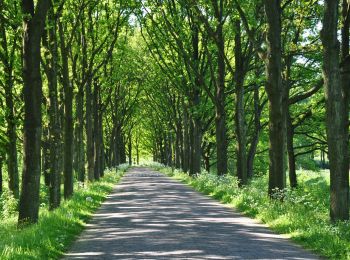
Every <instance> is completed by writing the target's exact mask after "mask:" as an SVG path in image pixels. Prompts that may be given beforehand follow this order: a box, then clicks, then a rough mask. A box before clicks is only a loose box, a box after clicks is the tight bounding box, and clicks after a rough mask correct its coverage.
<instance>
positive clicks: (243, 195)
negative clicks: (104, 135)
mask: <svg viewBox="0 0 350 260" xmlns="http://www.w3.org/2000/svg"><path fill="white" fill-rule="evenodd" d="M153 167H154V168H155V169H156V170H159V171H160V172H163V173H165V174H167V175H168V176H171V177H173V178H176V179H178V180H180V181H182V182H184V183H186V184H189V185H191V186H192V187H194V188H195V189H196V190H197V191H200V192H202V193H204V194H207V195H210V196H212V197H213V198H215V199H217V200H219V201H221V202H223V203H225V204H229V205H230V206H231V207H234V208H236V209H238V210H239V211H241V212H243V213H244V214H246V215H248V216H250V217H254V218H257V219H259V220H260V221H262V222H264V223H266V224H267V225H268V226H270V227H271V228H272V229H273V230H275V231H276V232H278V233H280V234H286V235H287V236H288V237H290V238H291V239H292V240H294V241H296V242H297V243H298V244H301V245H303V246H304V247H305V248H307V249H310V250H312V251H314V252H315V253H316V254H318V255H320V256H323V257H327V258H330V259H350V222H339V223H337V224H331V223H330V222H329V178H328V174H327V173H325V172H311V171H299V172H298V175H299V176H298V178H299V188H297V189H294V190H289V189H286V190H285V191H284V193H283V196H284V201H283V202H281V201H279V200H270V199H269V198H268V196H267V181H268V180H267V177H266V176H261V177H256V178H254V179H253V180H252V181H251V182H250V184H249V185H247V186H246V187H244V188H238V185H237V179H236V178H235V177H233V176H221V177H219V176H216V175H214V174H209V173H203V174H200V175H198V176H195V177H190V176H189V175H188V174H186V173H183V172H181V171H178V170H174V171H173V170H172V169H171V168H167V167H164V166H162V165H158V166H157V165H156V166H154V165H153Z"/></svg>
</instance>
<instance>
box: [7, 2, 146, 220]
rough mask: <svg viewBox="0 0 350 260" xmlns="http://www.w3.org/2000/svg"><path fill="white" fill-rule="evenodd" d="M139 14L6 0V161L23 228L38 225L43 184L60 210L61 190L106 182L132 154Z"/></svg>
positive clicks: (104, 6) (130, 6) (109, 7)
mask: <svg viewBox="0 0 350 260" xmlns="http://www.w3.org/2000/svg"><path fill="white" fill-rule="evenodd" d="M135 7H136V5H135V3H133V2H132V1H112V0H111V1H107V0H106V1H93V0H80V1H70V0H38V1H33V0H23V1H21V4H20V3H19V2H18V1H12V0H1V1H0V34H1V35H0V45H1V47H0V85H1V102H0V105H1V120H3V124H2V126H4V127H3V128H1V131H2V132H1V158H0V159H1V169H2V168H3V167H2V166H3V164H6V167H5V169H6V170H7V174H6V177H7V178H8V184H9V185H8V188H9V190H10V191H11V193H12V194H13V196H14V197H15V198H17V199H19V219H18V221H19V224H20V225H22V224H27V223H34V222H37V220H38V216H39V204H40V203H39V201H40V198H39V197H40V183H41V179H43V182H44V183H45V184H46V185H47V186H48V187H49V208H50V209H55V208H57V207H58V206H59V205H60V201H61V197H62V192H61V184H63V188H64V192H63V194H64V198H65V199H68V198H69V197H71V196H72V194H73V192H74V191H73V189H74V183H75V182H77V181H79V182H82V183H84V182H85V181H90V182H91V181H94V180H98V179H99V178H100V177H101V176H103V172H104V169H105V168H106V167H116V166H117V165H119V164H120V163H124V162H126V160H127V158H126V156H127V153H129V154H130V156H131V149H130V151H128V149H126V147H128V146H127V145H126V144H127V142H128V139H130V138H129V133H130V130H129V128H130V127H129V125H131V124H130V123H129V122H131V117H132V115H133V113H134V112H135V109H136V108H137V103H138V96H139V93H140V84H141V78H140V77H139V75H140V73H142V71H141V68H142V67H140V66H139V63H140V60H139V58H138V57H139V54H138V53H137V50H136V49H135V50H134V51H133V50H131V48H127V47H126V46H127V43H128V39H129V38H130V37H131V36H132V35H133V34H134V31H135V28H134V27H135V25H132V23H130V19H131V18H130V17H131V14H132V13H133V12H134V10H135ZM22 86H23V91H22ZM22 151H23V153H22ZM21 158H23V163H22V159H21ZM3 162H6V163H3ZM20 170H22V176H21V178H20V175H19V171H20ZM0 176H1V178H0V180H1V183H0V187H1V191H2V187H3V183H2V182H3V181H4V180H3V178H2V176H3V174H2V171H1V175H0ZM42 176H43V178H42ZM20 186H21V189H20V188H19V187H20Z"/></svg>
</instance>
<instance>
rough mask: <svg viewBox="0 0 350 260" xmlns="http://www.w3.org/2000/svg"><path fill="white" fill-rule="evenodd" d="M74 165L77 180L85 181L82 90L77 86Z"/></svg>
mask: <svg viewBox="0 0 350 260" xmlns="http://www.w3.org/2000/svg"><path fill="white" fill-rule="evenodd" d="M76 111H77V112H76V113H77V115H76V125H75V131H76V148H75V149H76V156H77V157H76V165H77V172H78V180H79V181H80V182H84V181H85V152H84V91H83V88H82V86H80V87H79V90H78V93H77V95H76Z"/></svg>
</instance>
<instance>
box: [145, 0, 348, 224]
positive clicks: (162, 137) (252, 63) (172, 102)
mask: <svg viewBox="0 0 350 260" xmlns="http://www.w3.org/2000/svg"><path fill="white" fill-rule="evenodd" d="M142 8H143V12H142V15H141V16H140V18H139V20H140V26H141V34H142V36H143V38H144V41H145V42H146V45H147V47H148V50H149V52H150V55H151V57H152V58H153V60H154V61H156V65H155V66H154V70H155V71H156V73H157V74H158V75H160V76H159V77H158V81H155V80H154V79H152V80H153V82H150V84H149V88H150V90H149V91H148V94H147V95H148V100H149V104H148V105H147V106H146V108H145V109H147V107H148V110H149V111H150V112H149V114H150V115H151V116H152V119H151V122H149V135H150V136H151V138H152V140H153V142H152V144H149V147H150V149H151V150H152V151H153V157H154V160H156V161H159V162H162V163H164V164H167V165H172V166H174V167H176V168H182V169H183V170H184V171H185V172H189V174H191V175H195V174H199V173H200V172H201V169H202V166H203V168H204V169H206V170H207V171H215V172H216V173H217V174H219V175H224V174H227V173H228V172H231V173H232V172H234V174H235V175H236V176H237V177H238V180H239V184H240V185H241V186H244V185H246V184H247V183H248V182H249V179H251V178H252V177H253V176H254V174H258V173H259V172H260V171H264V170H266V169H263V168H264V167H261V165H268V175H269V184H268V192H269V195H270V197H271V198H275V197H276V196H275V194H276V193H280V192H281V191H283V190H284V189H285V188H286V186H287V184H286V183H287V182H286V179H287V176H286V175H287V172H288V178H289V184H290V186H291V188H297V186H298V179H297V174H296V169H297V167H298V165H303V163H304V164H310V163H312V162H315V160H316V157H317V156H319V157H320V159H319V161H320V162H319V166H323V167H325V166H327V165H326V164H327V163H326V159H325V158H326V156H325V155H326V154H327V156H328V159H329V169H330V183H331V184H330V201H331V203H330V205H331V206H330V218H331V220H332V221H337V220H347V219H348V218H349V161H348V151H349V147H348V146H349V143H348V139H349V138H348V136H349V133H348V130H349V123H348V107H349V104H348V89H349V87H348V84H349V80H348V78H347V77H348V76H349V75H350V74H349V71H348V66H349V65H348V59H349V58H348V57H349V21H350V20H349V3H348V1H346V0H344V1H316V0H313V1H312V0H311V1H281V0H264V1H258V0H257V1H239V0H234V1H224V0H218V1H152V0H149V1H144V2H143V5H142ZM338 28H341V32H338ZM338 38H339V39H340V38H341V39H340V40H338ZM164 77H165V78H166V81H165V82H164ZM161 81H163V82H162V83H160V82H161ZM322 89H323V90H322ZM233 164H235V165H233Z"/></svg>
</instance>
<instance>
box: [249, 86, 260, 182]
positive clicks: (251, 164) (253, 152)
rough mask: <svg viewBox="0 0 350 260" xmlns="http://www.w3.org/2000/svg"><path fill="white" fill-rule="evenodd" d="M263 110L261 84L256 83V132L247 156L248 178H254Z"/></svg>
mask: <svg viewBox="0 0 350 260" xmlns="http://www.w3.org/2000/svg"><path fill="white" fill-rule="evenodd" d="M261 111H262V109H260V98H259V86H258V85H256V87H255V89H254V133H253V136H252V140H251V142H250V146H249V150H248V156H247V176H248V178H252V177H253V175H254V158H255V155H256V150H257V147H258V143H259V136H260V130H261V124H260V117H261Z"/></svg>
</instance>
